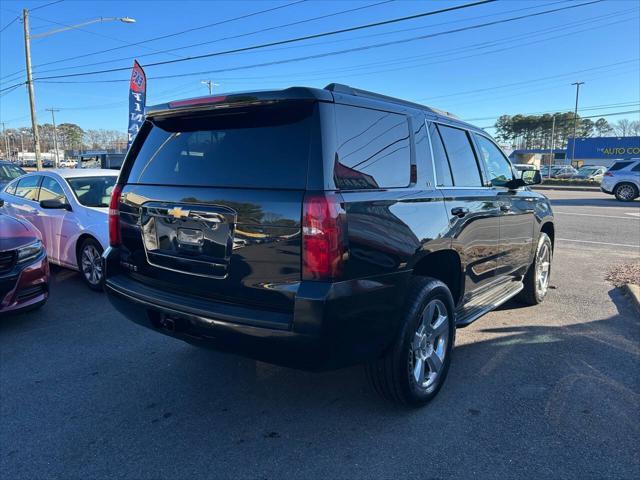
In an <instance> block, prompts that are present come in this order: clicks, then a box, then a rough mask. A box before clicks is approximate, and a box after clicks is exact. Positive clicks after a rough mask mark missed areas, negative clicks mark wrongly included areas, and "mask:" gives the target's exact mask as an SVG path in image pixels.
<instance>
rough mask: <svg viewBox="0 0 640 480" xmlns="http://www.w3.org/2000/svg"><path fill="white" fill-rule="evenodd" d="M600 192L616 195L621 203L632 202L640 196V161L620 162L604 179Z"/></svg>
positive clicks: (612, 167)
mask: <svg viewBox="0 0 640 480" xmlns="http://www.w3.org/2000/svg"><path fill="white" fill-rule="evenodd" d="M600 190H602V191H603V192H604V193H608V194H610V195H615V196H616V198H617V199H618V200H620V201H621V202H630V201H632V200H635V199H636V198H638V197H639V196H640V159H637V158H634V159H631V160H620V161H618V162H616V163H614V164H613V165H612V166H611V168H609V170H607V171H606V172H605V174H604V177H602V183H601V184H600Z"/></svg>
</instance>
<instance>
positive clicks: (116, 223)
mask: <svg viewBox="0 0 640 480" xmlns="http://www.w3.org/2000/svg"><path fill="white" fill-rule="evenodd" d="M121 195H122V185H116V186H115V187H114V188H113V191H112V192H111V201H110V202H109V245H111V246H112V247H117V246H118V245H120V240H121V239H120V211H119V210H118V205H119V204H120V196H121Z"/></svg>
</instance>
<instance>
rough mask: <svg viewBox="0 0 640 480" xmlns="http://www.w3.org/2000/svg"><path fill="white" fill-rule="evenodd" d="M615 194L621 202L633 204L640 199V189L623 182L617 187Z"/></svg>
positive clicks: (614, 190)
mask: <svg viewBox="0 0 640 480" xmlns="http://www.w3.org/2000/svg"><path fill="white" fill-rule="evenodd" d="M613 194H614V195H615V196H616V198H617V199H618V200H619V201H621V202H632V201H633V200H635V199H636V198H638V187H636V186H635V185H634V184H633V183H630V182H621V183H619V184H617V185H616V186H615V188H614V189H613Z"/></svg>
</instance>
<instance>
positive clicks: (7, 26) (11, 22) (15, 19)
mask: <svg viewBox="0 0 640 480" xmlns="http://www.w3.org/2000/svg"><path fill="white" fill-rule="evenodd" d="M19 18H20V17H15V18H14V19H13V20H11V21H10V22H9V23H7V24H6V25H5V26H4V27H2V28H0V33H2V32H4V31H5V30H6V29H7V28H9V27H10V26H11V25H13V23H14V22H16V21H17V20H18V19H19Z"/></svg>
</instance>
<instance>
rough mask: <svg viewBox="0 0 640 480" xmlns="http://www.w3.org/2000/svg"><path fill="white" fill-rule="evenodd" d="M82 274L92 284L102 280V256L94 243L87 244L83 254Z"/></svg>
mask: <svg viewBox="0 0 640 480" xmlns="http://www.w3.org/2000/svg"><path fill="white" fill-rule="evenodd" d="M80 258H81V263H82V274H83V275H84V278H86V279H87V282H89V283H90V284H91V285H98V284H99V283H100V281H101V280H102V258H100V252H98V249H97V248H96V247H95V246H94V245H91V244H89V245H86V246H85V247H84V248H83V249H82V255H81V257H80Z"/></svg>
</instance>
